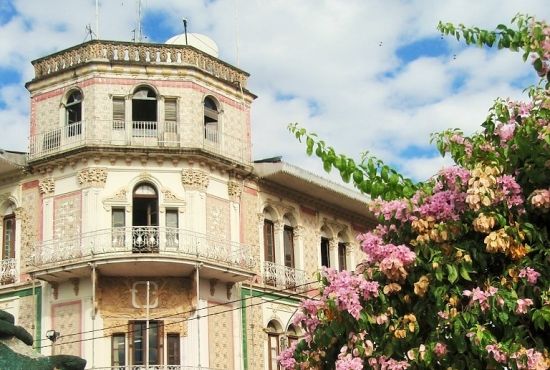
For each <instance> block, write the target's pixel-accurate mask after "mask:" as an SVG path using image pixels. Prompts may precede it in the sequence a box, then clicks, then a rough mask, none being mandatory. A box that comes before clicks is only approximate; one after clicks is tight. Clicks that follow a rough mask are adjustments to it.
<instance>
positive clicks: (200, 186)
mask: <svg viewBox="0 0 550 370" xmlns="http://www.w3.org/2000/svg"><path fill="white" fill-rule="evenodd" d="M208 182H209V178H208V174H207V173H206V172H204V171H202V170H198V169H194V168H188V169H184V170H182V171H181V183H182V184H183V186H184V187H185V188H189V189H195V190H200V191H206V188H208Z"/></svg>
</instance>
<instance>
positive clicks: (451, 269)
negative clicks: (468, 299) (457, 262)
mask: <svg viewBox="0 0 550 370" xmlns="http://www.w3.org/2000/svg"><path fill="white" fill-rule="evenodd" d="M447 272H448V276H447V280H449V282H450V283H451V284H452V283H454V282H455V281H456V280H457V279H458V271H457V270H456V267H455V266H454V265H447Z"/></svg>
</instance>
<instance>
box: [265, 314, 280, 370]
mask: <svg viewBox="0 0 550 370" xmlns="http://www.w3.org/2000/svg"><path fill="white" fill-rule="evenodd" d="M266 331H267V346H268V348H267V353H268V356H269V359H268V366H269V370H279V369H280V367H279V361H277V357H278V356H279V346H280V335H279V330H277V325H276V323H274V322H273V320H272V321H270V322H269V324H267V329H266Z"/></svg>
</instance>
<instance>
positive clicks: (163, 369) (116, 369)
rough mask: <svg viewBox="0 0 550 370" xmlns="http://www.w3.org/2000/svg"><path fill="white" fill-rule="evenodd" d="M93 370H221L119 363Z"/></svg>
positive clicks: (200, 367)
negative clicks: (119, 364)
mask: <svg viewBox="0 0 550 370" xmlns="http://www.w3.org/2000/svg"><path fill="white" fill-rule="evenodd" d="M90 369H94V370H221V369H214V368H213V367H202V366H183V365H149V366H145V365H121V366H109V367H91V368H90Z"/></svg>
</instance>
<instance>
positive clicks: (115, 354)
mask: <svg viewBox="0 0 550 370" xmlns="http://www.w3.org/2000/svg"><path fill="white" fill-rule="evenodd" d="M125 365H126V335H125V334H124V333H115V334H113V336H112V337H111V366H125Z"/></svg>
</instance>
